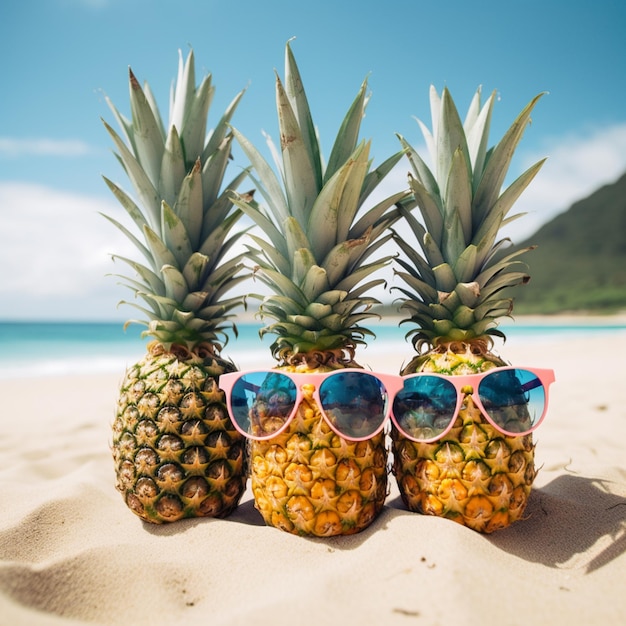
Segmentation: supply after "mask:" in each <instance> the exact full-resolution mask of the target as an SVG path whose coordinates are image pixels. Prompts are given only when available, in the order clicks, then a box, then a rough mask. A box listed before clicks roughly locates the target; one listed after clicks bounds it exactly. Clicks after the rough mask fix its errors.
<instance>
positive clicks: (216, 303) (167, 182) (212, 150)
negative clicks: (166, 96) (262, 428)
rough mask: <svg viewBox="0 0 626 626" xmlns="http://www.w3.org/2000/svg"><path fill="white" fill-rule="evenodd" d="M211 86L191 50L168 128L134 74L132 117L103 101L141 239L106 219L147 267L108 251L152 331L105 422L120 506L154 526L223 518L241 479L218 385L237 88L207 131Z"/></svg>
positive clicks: (230, 276)
mask: <svg viewBox="0 0 626 626" xmlns="http://www.w3.org/2000/svg"><path fill="white" fill-rule="evenodd" d="M213 90H214V88H213V85H212V83H211V76H210V75H207V76H206V77H205V78H204V80H203V81H202V82H201V84H200V85H199V86H198V87H196V85H195V72H194V57H193V52H190V53H189V56H188V58H187V61H186V62H185V63H183V59H182V55H180V58H179V68H178V78H177V81H176V84H175V86H173V88H172V95H171V101H170V120H169V124H168V126H167V127H165V126H164V124H163V122H162V119H161V115H160V112H159V109H158V106H157V104H156V102H155V100H154V97H153V95H152V92H151V91H150V88H149V86H148V85H147V84H146V85H145V86H144V88H143V89H142V87H141V86H140V84H139V82H138V81H137V79H136V78H135V76H134V75H133V73H132V72H131V73H130V103H131V112H132V118H131V119H130V120H129V119H127V118H125V117H124V116H123V115H121V114H120V113H119V112H118V111H117V109H116V108H115V107H114V106H113V105H112V104H111V103H110V102H109V105H110V106H111V109H112V111H113V113H114V115H115V118H116V119H117V121H118V123H119V126H120V128H121V131H122V135H123V137H120V135H118V134H117V133H116V132H115V131H114V130H113V129H112V128H111V127H110V126H109V125H108V124H107V123H106V122H105V126H106V128H107V130H108V132H109V134H110V135H111V137H112V138H113V141H114V143H115V146H116V148H117V151H118V154H117V155H116V156H117V157H118V160H119V162H120V164H121V165H122V167H123V169H124V171H125V173H126V174H127V176H128V178H129V179H130V182H131V183H132V185H133V188H134V190H135V194H136V197H137V199H138V201H137V203H136V202H135V200H133V199H132V198H131V197H130V196H129V195H128V194H127V193H126V192H125V191H123V190H122V188H121V187H119V186H118V185H117V184H115V183H113V182H111V181H110V180H109V179H106V178H105V181H106V183H107V185H108V186H109V188H110V189H111V191H112V192H113V194H114V195H115V197H116V198H117V199H118V200H119V202H120V203H121V205H122V206H123V207H124V208H125V209H126V211H127V213H128V215H129V216H130V217H131V218H132V221H133V222H134V225H135V227H136V229H137V230H138V231H139V233H140V236H143V241H142V240H141V239H140V238H139V237H136V236H135V235H134V234H133V233H132V232H131V231H130V230H129V229H127V228H126V227H125V226H123V225H122V224H121V223H119V222H118V221H116V220H115V219H113V218H112V217H108V219H109V220H110V221H111V222H113V224H115V225H116V226H117V227H118V228H119V229H120V230H121V231H122V232H123V233H124V234H125V235H126V236H127V237H128V239H129V240H130V241H131V242H132V243H133V244H134V245H135V246H136V248H137V250H138V251H139V252H140V253H141V255H142V256H143V257H144V258H145V264H141V263H139V262H137V261H135V260H131V259H127V258H123V257H119V256H114V259H119V260H121V261H123V262H124V263H126V264H127V265H129V266H130V268H131V269H132V270H134V273H136V276H133V277H124V276H123V277H121V278H122V279H123V281H124V283H125V284H126V285H127V286H128V287H129V288H130V289H131V290H132V291H133V292H134V294H135V296H136V297H137V298H139V299H140V300H142V301H143V303H144V304H145V307H142V306H139V305H138V304H136V303H130V304H131V305H132V306H134V307H136V308H137V309H139V310H140V311H141V313H142V316H143V317H144V319H143V320H140V323H142V324H144V325H145V326H147V330H145V331H144V333H143V335H144V336H148V337H151V338H152V341H151V342H150V343H149V345H148V351H147V354H146V355H145V356H144V357H143V358H142V359H141V360H140V361H139V362H138V363H136V364H134V365H132V366H130V367H129V368H128V370H127V371H126V374H125V376H124V379H123V381H122V384H121V389H120V395H119V400H118V404H117V413H116V417H115V421H114V423H113V444H112V452H113V458H114V463H115V471H116V476H117V482H116V486H117V489H118V490H119V491H120V492H121V493H122V495H123V497H124V501H125V502H126V504H127V505H128V507H129V508H130V509H131V510H132V511H133V512H134V513H136V514H137V515H138V516H139V517H140V518H141V519H143V520H145V521H147V522H153V523H163V522H174V521H176V520H179V519H181V518H184V517H203V516H220V517H221V516H225V515H228V514H229V513H230V512H231V511H233V509H234V508H235V507H236V506H237V504H238V502H239V500H240V498H241V496H242V495H243V491H244V489H245V484H246V478H247V456H246V446H245V439H244V438H243V437H242V436H241V435H240V434H239V433H238V432H237V430H236V429H235V428H234V427H233V425H232V423H231V421H230V418H229V415H228V412H227V410H226V406H225V404H224V397H223V393H222V392H221V391H220V390H219V389H218V387H217V384H216V381H217V378H218V377H219V375H220V374H223V373H224V372H229V371H232V370H234V369H235V366H234V365H233V364H232V362H230V361H228V360H226V359H224V358H223V357H222V356H221V351H222V347H223V345H224V343H225V340H226V339H227V338H228V334H227V332H228V330H229V329H230V327H231V326H232V324H231V322H230V321H229V319H230V318H232V317H233V313H232V311H233V310H234V309H235V308H237V307H239V306H241V305H242V298H241V297H227V295H226V294H227V293H228V292H229V291H230V290H231V289H232V288H233V287H234V286H236V285H237V284H238V283H239V282H240V281H241V280H242V270H243V264H242V263H241V256H234V257H232V258H230V259H228V258H227V256H226V255H227V252H228V251H229V250H230V249H231V247H232V245H233V244H234V243H235V241H236V240H237V238H238V237H239V236H240V235H241V233H235V234H234V235H232V234H231V231H232V228H233V227H234V225H235V224H236V223H237V221H238V219H239V217H240V216H241V212H240V211H238V210H234V208H233V205H232V202H231V200H230V198H229V196H228V193H227V190H222V185H223V180H224V174H225V171H226V165H227V163H228V160H229V158H230V154H231V143H232V136H231V135H230V134H228V132H227V130H228V124H229V122H230V119H231V117H232V115H233V112H234V111H235V108H236V106H237V104H238V102H239V100H240V99H241V95H242V94H241V93H240V94H239V95H237V96H236V98H235V99H234V100H233V102H232V104H231V105H230V107H229V108H228V110H227V111H226V113H225V114H224V116H223V117H222V119H221V120H220V121H219V123H218V125H217V126H216V128H215V129H214V131H213V133H212V134H211V136H210V137H209V138H208V139H205V137H206V124H207V115H208V111H209V107H210V103H211V99H212V96H213ZM245 175H246V173H245V172H242V173H241V174H240V175H239V176H237V177H236V178H235V179H234V180H233V181H232V182H231V183H230V185H228V187H227V189H235V188H236V187H237V186H238V185H239V183H240V182H241V181H242V180H243V179H244V178H245ZM105 217H107V216H105ZM129 323H130V322H129Z"/></svg>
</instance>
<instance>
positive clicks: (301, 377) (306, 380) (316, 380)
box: [219, 367, 395, 441]
mask: <svg viewBox="0 0 626 626" xmlns="http://www.w3.org/2000/svg"><path fill="white" fill-rule="evenodd" d="M261 373H268V374H284V375H285V376H287V378H289V379H290V380H292V381H293V382H294V384H295V385H296V399H295V401H294V405H293V409H292V411H291V413H290V414H289V417H288V418H287V419H286V420H285V423H284V424H283V425H282V426H281V427H280V428H278V429H276V430H275V431H274V432H273V433H271V434H269V435H266V436H262V437H259V436H256V435H251V434H250V433H248V432H246V431H245V430H244V429H243V428H241V427H240V426H239V425H238V424H237V422H236V421H235V420H234V419H233V420H231V421H232V422H233V426H234V427H235V428H236V429H237V430H238V431H239V432H240V433H241V434H242V435H244V436H245V437H248V438H249V439H253V440H254V441H266V440H268V439H272V438H273V437H276V436H278V435H280V434H281V433H282V432H284V431H285V430H286V429H287V427H288V426H289V424H291V422H292V421H293V418H294V417H295V415H296V413H297V411H298V406H299V405H300V403H301V402H302V400H303V399H304V394H303V393H302V387H303V386H304V385H313V387H314V388H315V390H314V391H313V399H314V400H315V402H316V403H317V406H318V408H319V410H320V413H321V414H322V417H323V418H324V421H325V422H326V423H327V424H328V426H329V427H330V429H331V430H332V431H333V432H334V433H335V434H336V435H338V436H339V437H342V438H343V439H346V440H348V441H367V440H368V439H371V438H372V437H374V436H376V435H377V434H378V433H380V432H381V431H382V430H383V429H384V427H385V424H386V423H387V422H388V420H389V416H390V413H391V395H390V394H389V391H388V384H389V383H390V382H391V379H392V378H395V375H394V374H378V373H374V372H370V371H369V370H364V369H359V368H351V367H347V368H344V369H338V370H332V371H330V372H315V373H311V374H303V373H298V372H283V371H281V370H272V369H270V370H265V369H260V370H246V371H245V372H229V373H227V374H222V375H221V376H220V378H219V387H220V389H221V390H222V391H223V392H224V394H225V395H226V406H227V408H228V412H229V413H230V414H231V415H233V408H232V404H231V395H232V394H231V392H232V389H233V387H234V385H235V382H236V381H237V380H238V379H239V378H240V377H241V376H243V375H245V374H261ZM350 373H358V374H369V375H370V376H372V377H373V378H376V379H377V380H379V381H380V382H382V383H383V386H384V388H385V392H386V395H387V407H386V411H385V417H384V418H383V420H382V422H381V424H380V426H379V427H378V428H376V430H375V431H374V432H373V433H371V434H370V435H367V436H365V437H348V436H346V435H345V434H344V433H342V432H341V431H340V430H338V429H337V427H336V426H335V425H334V424H333V423H332V420H331V419H330V418H329V417H328V415H327V414H326V411H325V410H324V407H323V406H322V400H321V398H320V392H319V389H320V385H321V383H322V382H323V381H324V380H325V379H326V378H329V377H330V376H333V375H335V376H336V375H337V374H350Z"/></svg>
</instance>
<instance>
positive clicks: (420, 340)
mask: <svg viewBox="0 0 626 626" xmlns="http://www.w3.org/2000/svg"><path fill="white" fill-rule="evenodd" d="M541 95H542V94H539V95H538V96H536V97H535V98H533V99H532V100H531V101H530V103H529V104H528V105H527V106H526V107H525V108H524V109H523V110H522V112H521V113H520V114H519V115H518V117H517V118H516V119H515V121H514V122H513V124H512V125H511V127H510V128H509V129H508V131H507V132H506V133H505V135H504V136H503V137H502V138H501V140H500V141H499V143H497V145H495V146H493V147H489V146H488V139H489V127H490V121H491V115H492V109H493V105H494V102H495V100H496V97H495V94H491V96H490V97H489V98H488V99H487V101H486V102H485V103H484V104H483V103H482V102H481V92H480V89H479V90H478V91H477V92H476V94H475V95H474V97H473V99H472V102H471V104H470V107H469V111H468V113H467V116H466V118H465V121H464V122H462V121H461V119H460V117H459V114H458V112H457V109H456V106H455V104H454V102H453V100H452V97H451V96H450V93H449V91H448V90H447V89H444V90H443V93H442V94H441V95H439V94H438V93H437V91H436V90H435V89H434V88H433V87H431V91H430V100H431V115H432V124H433V129H432V132H431V131H429V130H428V128H427V127H426V126H425V125H424V124H423V123H422V122H419V124H420V127H421V130H422V133H423V135H424V138H425V140H426V144H427V146H428V149H429V152H430V156H431V160H432V163H433V166H432V170H431V169H430V168H429V167H428V166H427V165H426V164H425V162H424V161H423V160H422V159H421V157H420V156H419V154H418V153H417V152H416V150H415V149H414V148H413V147H412V146H411V145H410V144H409V143H408V142H407V141H406V140H405V139H404V138H403V137H402V136H400V135H398V137H399V139H400V142H401V145H402V146H403V148H404V149H405V150H406V153H407V156H408V159H409V161H410V164H411V169H412V172H411V173H409V186H410V188H411V190H412V192H413V194H414V197H415V200H416V203H417V207H418V208H419V211H420V214H421V217H422V220H421V221H420V220H418V219H417V217H416V216H415V215H413V213H412V212H410V211H405V212H404V216H405V218H406V220H407V222H408V224H409V226H410V228H411V230H412V232H413V234H414V236H415V239H416V240H417V245H412V243H411V242H410V241H407V238H406V236H405V234H404V233H403V234H402V236H400V235H399V234H396V235H395V237H394V239H395V241H396V242H397V244H398V246H399V247H400V249H401V250H402V252H403V254H404V257H403V258H402V257H401V258H399V259H398V263H399V265H400V268H399V271H398V272H397V274H398V276H399V278H400V279H401V280H402V281H403V283H404V284H403V286H401V287H396V288H397V289H399V291H400V292H401V293H402V294H403V296H402V297H401V303H402V304H401V306H402V308H403V309H404V310H406V311H407V312H408V315H409V317H408V318H407V319H405V320H404V323H408V324H410V325H412V326H413V329H412V330H410V331H409V333H408V335H407V336H411V337H412V342H413V345H414V347H415V349H416V351H417V353H418V354H417V355H416V356H415V357H414V358H413V359H412V360H411V361H410V362H409V363H408V364H407V365H406V366H404V367H403V369H402V372H401V374H402V375H403V376H409V375H412V374H414V373H416V372H418V373H421V374H424V373H432V374H433V375H441V376H442V377H450V380H454V379H455V377H457V376H467V377H470V378H468V379H467V380H466V381H465V383H467V384H463V385H462V386H459V385H458V384H457V385H456V387H455V386H454V385H447V384H446V383H445V380H444V381H442V380H439V379H434V378H433V377H430V379H429V378H428V377H427V378H426V379H424V378H420V377H419V375H418V377H416V378H412V379H407V381H406V384H405V390H404V392H403V393H404V394H405V395H406V396H407V397H408V398H409V400H411V398H410V396H411V393H410V390H411V388H413V390H414V391H415V394H414V398H413V399H412V400H411V401H412V402H414V409H415V410H414V411H413V413H414V415H413V418H414V419H416V420H419V419H426V412H424V413H423V415H421V416H420V409H419V407H418V404H419V402H418V400H417V398H419V397H421V396H424V395H428V394H431V395H433V397H436V398H440V397H441V396H442V395H443V396H445V395H446V393H447V394H448V395H449V396H450V398H449V399H448V400H447V401H446V403H447V404H453V405H457V399H456V398H457V394H458V396H459V398H460V399H459V401H458V405H457V406H456V410H455V411H454V415H456V418H455V419H454V420H452V421H450V410H446V411H443V414H444V425H443V426H441V427H440V426H437V425H435V426H434V427H433V428H431V430H430V431H426V430H425V431H423V432H422V431H419V432H418V431H415V432H414V434H417V436H414V437H413V438H409V437H407V436H406V433H403V432H402V431H401V429H398V428H397V427H396V426H395V425H394V427H393V428H392V439H393V453H394V467H393V472H394V475H395V477H396V480H397V483H398V486H399V489H400V493H401V496H402V499H403V500H404V502H405V504H406V505H407V507H408V508H409V509H410V510H412V511H419V512H421V513H426V514H432V515H438V516H443V517H446V518H449V519H452V520H454V521H457V522H459V523H461V524H464V525H466V526H468V527H470V528H473V529H475V530H477V531H481V532H491V531H494V530H496V529H500V528H505V527H507V526H509V525H510V524H511V523H512V522H514V521H516V520H518V519H520V518H521V516H522V514H523V512H524V508H525V506H526V503H527V500H528V497H529V494H530V491H531V485H532V483H533V481H534V478H535V475H536V470H535V465H534V444H533V440H532V434H530V430H532V429H533V428H534V427H533V428H531V427H530V426H529V424H530V423H534V424H538V421H539V419H540V418H538V417H537V416H536V415H532V416H528V418H526V417H525V416H524V414H523V411H526V410H529V407H530V410H533V411H537V410H538V409H536V408H534V407H533V405H529V404H525V403H520V402H518V405H519V406H520V407H521V410H522V413H520V414H519V415H518V416H517V418H516V419H517V421H516V422H515V423H512V424H511V425H510V426H508V427H507V425H506V423H503V424H499V423H498V420H499V419H500V418H496V419H490V418H489V411H490V409H489V408H488V407H486V406H485V405H486V404H487V403H488V401H489V397H488V396H489V393H491V395H492V396H493V395H494V393H495V392H494V391H493V388H495V387H497V386H498V385H500V386H502V384H503V385H504V388H505V391H504V392H501V393H496V394H495V395H496V396H497V397H496V405H500V404H506V403H507V402H508V401H510V402H511V404H514V402H515V401H514V396H515V393H516V392H515V385H516V383H515V382H514V380H513V379H517V378H520V377H521V378H523V379H524V380H525V379H526V378H527V375H526V374H525V373H524V372H526V371H527V370H525V369H524V368H520V371H519V372H518V374H519V375H518V376H517V377H516V375H515V370H513V374H512V375H511V376H509V380H508V382H507V380H506V378H502V377H501V378H500V380H499V381H496V379H494V378H493V377H489V376H485V378H484V379H482V381H484V382H481V378H480V377H479V378H476V379H471V376H472V375H475V374H481V373H482V374H485V373H489V372H497V371H498V368H502V367H504V366H506V365H507V364H506V363H505V361H503V360H502V359H501V358H500V357H499V356H497V355H496V354H494V353H493V352H492V348H493V338H494V337H500V338H502V339H504V338H505V336H504V333H503V332H502V331H501V330H499V329H498V328H497V326H498V322H499V319H500V318H501V317H506V316H510V314H511V311H512V304H513V300H512V298H511V297H510V295H509V294H508V293H507V290H509V289H510V288H511V287H514V286H516V285H520V284H523V283H526V282H527V281H528V279H529V276H528V275H527V273H526V271H525V266H524V265H523V263H522V262H521V261H520V260H519V258H518V257H519V256H520V255H522V254H523V253H525V252H526V251H527V250H529V249H530V248H526V249H521V250H517V251H515V252H512V253H508V254H507V253H506V252H504V248H505V246H506V240H498V233H499V231H500V229H501V228H502V226H504V225H505V224H508V223H509V222H511V221H512V220H514V219H515V218H517V217H520V216H519V215H512V216H511V215H509V212H510V210H511V208H512V206H513V204H514V203H515V201H516V200H517V198H518V197H519V196H520V194H521V193H522V192H523V191H524V189H525V188H526V187H527V186H528V184H529V183H530V182H531V181H532V179H533V178H534V177H535V175H536V174H537V172H538V171H539V169H540V168H541V166H542V164H543V160H542V161H539V162H537V163H536V164H534V165H532V166H531V167H530V168H529V169H527V170H526V171H525V172H524V173H523V174H521V175H520V176H519V177H518V178H517V179H516V180H514V181H513V182H512V183H511V184H510V185H509V186H508V187H505V188H503V184H504V179H505V176H506V173H507V170H508V167H509V164H510V162H511V159H512V156H513V153H514V151H515V148H516V147H517V145H518V143H519V141H520V139H521V137H522V134H523V132H524V130H525V128H526V126H527V124H528V123H529V122H530V115H531V111H532V109H533V107H534V106H535V104H536V103H537V101H538V100H539V98H540V97H541ZM505 371H506V370H505ZM552 379H553V378H552V375H551V374H550V373H543V374H542V378H540V379H538V380H540V383H539V387H540V388H541V389H540V390H539V391H538V392H537V391H536V392H532V393H535V394H536V393H543V394H544V402H545V400H546V399H547V386H548V385H549V384H550V382H551V381H552ZM456 380H457V381H458V380H461V379H456ZM496 382H497V384H496ZM429 384H430V385H433V384H434V387H433V388H432V389H430V390H429V391H428V394H425V393H423V392H424V390H426V388H427V385H429ZM532 384H534V383H531V385H532ZM481 387H482V388H483V389H486V391H485V392H484V393H481ZM490 388H492V389H490ZM455 389H456V391H455ZM446 390H447V391H446ZM541 390H543V391H541ZM518 391H519V389H518ZM492 392H493V393H492ZM507 394H508V396H510V398H509V399H507ZM481 396H483V397H481ZM503 398H504V399H503ZM397 403H398V399H397V398H396V404H397ZM430 404H431V405H432V402H431V403H430ZM540 404H541V402H540ZM430 408H432V406H430ZM540 409H541V407H540ZM541 410H543V411H545V406H544V407H543V409H541ZM498 411H500V409H498ZM397 412H402V411H401V409H400V408H398V411H397ZM500 413H502V411H500ZM403 414H404V415H406V416H407V419H408V417H409V414H410V411H406V412H404V413H403ZM439 416H440V415H439ZM502 420H503V421H504V417H502ZM525 420H526V421H525ZM528 420H530V422H529V421H528ZM409 430H410V429H409ZM518 433H524V434H518Z"/></svg>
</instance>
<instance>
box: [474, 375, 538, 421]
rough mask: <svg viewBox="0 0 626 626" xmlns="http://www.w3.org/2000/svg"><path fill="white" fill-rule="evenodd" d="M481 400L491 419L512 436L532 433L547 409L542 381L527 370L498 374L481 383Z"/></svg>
mask: <svg viewBox="0 0 626 626" xmlns="http://www.w3.org/2000/svg"><path fill="white" fill-rule="evenodd" d="M478 396H479V398H480V401H481V402H482V404H483V406H484V407H485V410H486V411H487V413H488V414H489V417H490V418H491V419H492V420H493V421H494V422H495V423H496V424H497V425H498V426H499V427H500V428H502V429H503V430H505V431H507V432H509V433H521V432H526V431H528V430H530V429H531V428H532V427H533V426H534V425H535V424H536V423H537V422H538V421H539V420H540V419H541V416H542V415H543V412H544V409H545V406H546V392H545V389H544V388H543V385H542V384H541V381H540V380H539V378H537V376H536V375H535V374H533V373H532V372H530V371H528V370H524V369H507V370H494V371H493V372H491V373H490V374H488V375H487V376H485V377H484V378H483V379H482V380H481V381H480V384H479V385H478Z"/></svg>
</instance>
